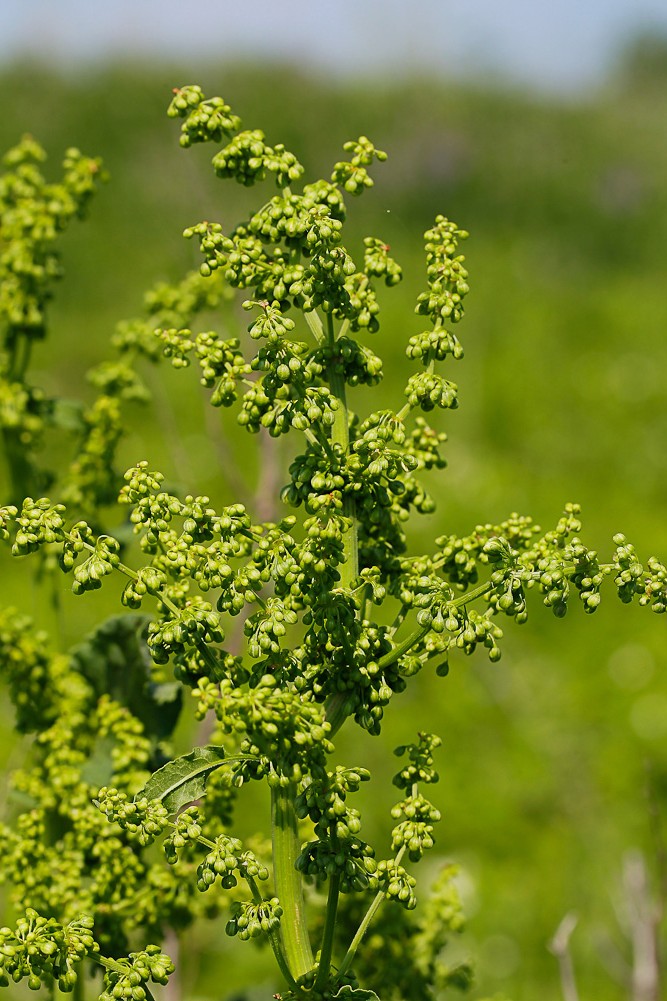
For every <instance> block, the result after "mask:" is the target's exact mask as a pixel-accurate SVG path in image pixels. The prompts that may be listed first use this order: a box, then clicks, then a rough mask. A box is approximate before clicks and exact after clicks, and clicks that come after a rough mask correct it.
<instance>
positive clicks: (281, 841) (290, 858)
mask: <svg viewBox="0 0 667 1001" xmlns="http://www.w3.org/2000/svg"><path fill="white" fill-rule="evenodd" d="M295 799H296V783H294V782H290V784H289V785H287V786H274V787H273V788H272V789H271V835H272V840H273V870H274V872H273V874H274V879H275V884H276V895H277V897H278V900H279V901H280V906H281V907H282V909H283V914H282V918H281V920H280V934H281V937H282V941H283V946H284V950H285V956H286V958H287V965H288V967H289V970H290V973H291V974H292V976H293V977H294V979H295V980H298V979H299V977H302V976H303V975H304V974H305V973H308V971H309V970H312V968H313V966H314V965H315V964H314V959H313V950H312V949H311V946H310V939H309V938H308V926H307V924H306V913H305V912H306V907H305V901H304V899H303V885H302V882H301V873H300V872H298V871H297V868H296V860H297V858H298V856H299V853H300V851H301V844H300V840H299V835H298V829H297V816H296V811H295V809H294V800H295Z"/></svg>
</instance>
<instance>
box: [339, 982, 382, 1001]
mask: <svg viewBox="0 0 667 1001" xmlns="http://www.w3.org/2000/svg"><path fill="white" fill-rule="evenodd" d="M334 999H335V1001H380V999H379V997H378V996H377V994H376V993H375V991H365V990H363V989H362V988H361V987H350V985H349V984H345V986H344V987H341V989H340V990H339V991H338V992H337V993H336V994H334Z"/></svg>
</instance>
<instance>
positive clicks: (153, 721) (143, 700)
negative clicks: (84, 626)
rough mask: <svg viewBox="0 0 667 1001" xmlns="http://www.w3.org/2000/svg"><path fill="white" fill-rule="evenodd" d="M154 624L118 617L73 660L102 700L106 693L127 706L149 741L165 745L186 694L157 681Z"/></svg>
mask: <svg viewBox="0 0 667 1001" xmlns="http://www.w3.org/2000/svg"><path fill="white" fill-rule="evenodd" d="M149 622H150V617H149V616H147V615H113V616H111V618H109V619H106V620H105V621H104V622H103V623H102V624H101V625H100V626H98V628H97V629H95V630H94V632H92V633H90V635H89V636H87V637H86V638H85V640H84V641H83V642H82V643H79V644H78V645H77V646H75V647H72V649H71V650H70V658H71V661H72V666H73V667H74V669H75V670H76V671H78V672H79V673H80V674H82V675H83V677H84V678H86V680H87V681H89V682H90V684H91V685H92V686H93V689H94V691H95V694H96V696H97V698H100V696H102V695H105V694H106V695H109V696H110V698H112V699H114V700H115V701H116V702H119V703H120V704H121V705H123V706H127V707H128V708H129V709H130V711H131V712H132V714H133V715H134V716H136V717H137V719H139V720H140V721H141V723H142V724H143V727H144V731H145V732H146V734H147V736H149V737H154V738H155V739H156V740H157V741H161V740H165V739H166V738H167V737H169V736H170V735H171V733H172V732H173V730H174V727H175V726H176V724H177V722H178V718H179V715H180V712H181V707H182V695H183V693H182V686H181V685H180V684H179V683H178V682H165V683H164V684H156V683H155V682H154V681H153V680H152V672H153V670H154V665H153V663H152V661H151V657H150V654H149V652H148V647H147V645H146V630H147V628H148V623H149ZM163 760H164V759H163ZM156 763H157V762H156Z"/></svg>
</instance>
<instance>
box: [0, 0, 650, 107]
mask: <svg viewBox="0 0 667 1001" xmlns="http://www.w3.org/2000/svg"><path fill="white" fill-rule="evenodd" d="M642 30H643V31H660V32H661V33H663V34H665V35H667V0H305V2H304V0H245V2H243V0H196V2H195V3H188V2H187V0H176V2H174V0H106V2H105V0H0V63H2V62H7V61H10V60H17V59H22V58H24V57H25V56H27V55H41V56H46V57H48V58H49V59H50V60H52V61H54V62H57V63H59V64H62V65H64V66H66V67H68V68H75V67H76V66H77V65H79V64H80V63H81V62H83V61H86V62H96V61H99V60H101V59H104V58H105V57H109V56H123V57H125V56H141V57H146V56H150V57H153V58H158V57H160V56H161V55H169V56H172V57H174V56H176V57H177V56H179V55H181V56H183V57H185V58H187V59H188V60H191V59H192V58H193V57H195V58H196V57H200V58H201V59H202V60H204V59H206V60H209V59H212V58H219V59H220V58H221V59H224V58H229V57H231V56H234V57H242V56H245V55H247V56H249V57H254V58H259V59H261V58H266V57H268V56H272V57H273V58H276V57H279V58H281V59H287V60H290V61H297V62H300V63H306V64H307V65H308V66H312V67H315V68H319V69H320V70H321V71H322V72H324V73H332V74H336V75H347V74H349V73H352V72H357V73H358V72H359V71H360V70H362V71H364V72H382V73H387V74H388V73H391V74H392V75H397V74H404V73H408V72H410V71H411V70H413V69H415V68H418V69H422V70H427V71H432V72H435V73H441V74H446V75H457V76H460V75H464V76H471V75H472V76H474V75H475V74H477V73H479V72H480V71H481V72H482V73H484V74H485V75H486V76H489V75H492V76H495V77H498V78H504V79H507V80H509V81H510V82H514V83H519V84H521V83H527V84H529V85H531V86H533V87H535V88H536V89H538V90H539V89H542V90H545V91H556V92H558V91H560V92H567V91H576V90H579V89H582V88H586V87H588V86H591V85H592V86H595V85H596V84H598V83H600V82H601V81H602V80H603V79H604V76H605V73H606V72H607V71H608V69H609V67H610V65H611V64H612V61H613V58H614V57H615V56H616V55H617V53H618V52H619V51H620V50H621V48H622V46H623V44H624V42H625V41H627V40H628V39H632V38H633V37H635V36H636V34H637V33H638V32H639V31H642Z"/></svg>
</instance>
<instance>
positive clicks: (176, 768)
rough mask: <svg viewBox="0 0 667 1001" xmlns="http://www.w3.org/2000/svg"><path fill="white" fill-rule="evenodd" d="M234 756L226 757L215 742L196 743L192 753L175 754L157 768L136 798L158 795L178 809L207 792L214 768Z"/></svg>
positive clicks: (167, 806)
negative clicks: (200, 744)
mask: <svg viewBox="0 0 667 1001" xmlns="http://www.w3.org/2000/svg"><path fill="white" fill-rule="evenodd" d="M234 760H236V759H235V758H227V757H225V751H224V748H222V747H218V746H216V745H214V744H209V745H207V746H206V747H195V749H194V751H191V752H190V754H184V755H183V756H182V757H181V758H174V760H173V761H168V762H167V764H166V765H163V766H162V768H160V769H158V771H157V772H154V773H153V775H151V777H150V778H149V780H148V782H147V783H146V785H145V786H144V788H143V789H142V790H141V792H140V793H138V794H137V796H136V797H135V798H136V799H141V798H142V797H143V796H147V797H148V799H159V800H161V801H162V802H163V803H164V805H165V806H166V808H167V809H168V810H169V811H170V812H171V813H176V812H177V811H178V810H180V808H181V807H182V806H185V804H186V803H192V801H193V800H195V799H199V798H200V797H201V796H203V795H205V793H206V780H207V779H208V777H209V775H210V774H211V772H213V771H215V769H216V768H220V766H221V765H224V764H227V763H228V762H230V761H234Z"/></svg>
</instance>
